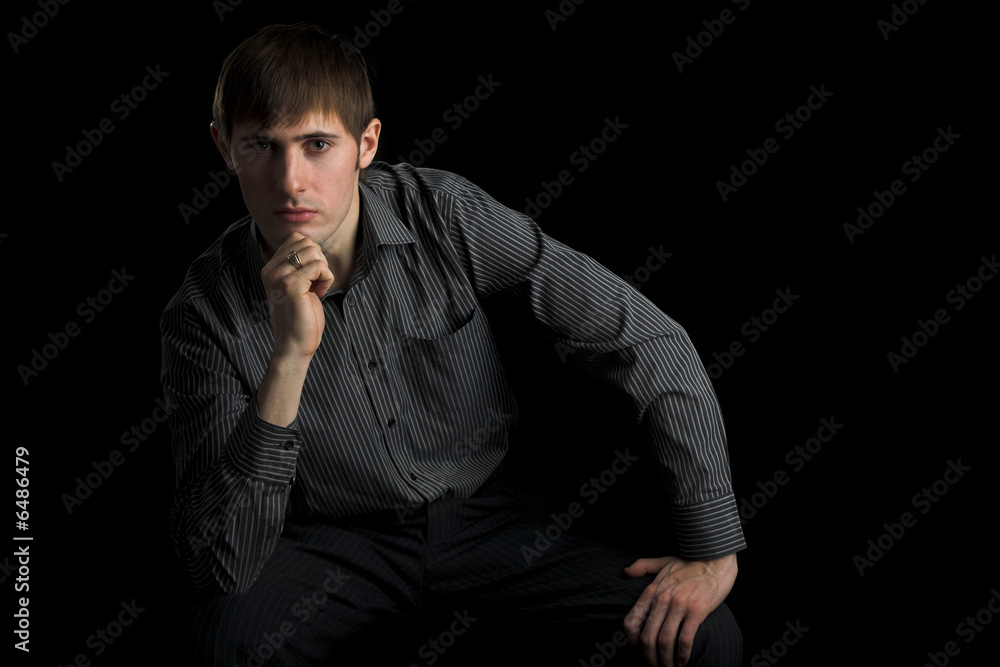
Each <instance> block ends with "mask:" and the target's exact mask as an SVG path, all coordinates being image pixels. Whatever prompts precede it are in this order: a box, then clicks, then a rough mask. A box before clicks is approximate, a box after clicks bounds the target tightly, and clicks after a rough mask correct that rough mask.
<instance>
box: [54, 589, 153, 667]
mask: <svg viewBox="0 0 1000 667" xmlns="http://www.w3.org/2000/svg"><path fill="white" fill-rule="evenodd" d="M119 606H120V607H121V611H119V612H118V613H117V615H116V616H115V617H114V618H113V619H111V620H110V621H109V622H108V623H107V624H106V625H104V626H103V627H100V628H97V629H96V630H94V632H93V634H91V635H90V636H89V637H87V639H86V641H85V642H84V644H85V646H86V647H87V648H88V649H91V651H90V652H80V653H77V654H76V657H74V658H73V660H71V661H69V662H68V663H66V665H65V667H89V666H90V664H91V656H93V657H95V658H96V657H100V656H101V655H103V654H104V652H105V651H107V650H108V648H110V647H111V645H112V644H114V643H115V642H116V641H117V640H118V639H119V638H120V637H121V636H122V634H124V633H125V628H128V627H130V626H131V625H132V624H133V623H135V621H136V619H137V618H139V614H141V613H142V612H144V611H146V608H145V607H140V606H139V605H138V604H136V601H135V599H133V600H132V601H131V602H127V601H125V600H122V601H121V602H120V603H119ZM58 667H64V666H63V665H58Z"/></svg>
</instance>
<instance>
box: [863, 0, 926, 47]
mask: <svg viewBox="0 0 1000 667" xmlns="http://www.w3.org/2000/svg"><path fill="white" fill-rule="evenodd" d="M926 3H927V0H903V2H902V3H900V4H898V5H897V4H895V3H893V5H892V12H890V13H889V18H888V19H879V20H878V21H876V22H875V26H876V27H877V28H878V29H879V32H880V33H882V39H883V40H885V41H886V42H888V41H889V37H890V36H891V35H892V33H894V32H896V31H897V30H899V29H900V28H902V27H903V26H904V25H905V24H906V22H907V21H909V20H910V17H911V16H913V15H914V14H916V13H917V10H919V9H920V6H921V5H923V4H926Z"/></svg>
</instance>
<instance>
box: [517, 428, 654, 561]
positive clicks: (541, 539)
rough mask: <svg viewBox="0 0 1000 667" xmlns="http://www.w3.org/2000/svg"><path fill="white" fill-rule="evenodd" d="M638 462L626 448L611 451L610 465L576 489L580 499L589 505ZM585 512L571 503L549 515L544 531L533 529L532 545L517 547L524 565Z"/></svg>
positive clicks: (547, 548)
mask: <svg viewBox="0 0 1000 667" xmlns="http://www.w3.org/2000/svg"><path fill="white" fill-rule="evenodd" d="M638 460H639V457H637V456H632V455H631V454H629V451H628V448H627V447H626V448H625V450H624V451H620V450H615V458H614V459H613V460H612V461H611V465H610V466H608V467H607V468H605V469H604V470H602V471H601V473H600V474H599V475H597V476H596V477H591V478H590V480H588V481H586V482H584V483H583V484H582V485H581V486H580V491H579V493H580V497H581V498H583V499H585V500H586V501H587V504H588V505H593V504H594V503H596V502H597V501H598V500H600V498H601V496H602V495H604V494H605V493H607V491H608V489H610V488H611V487H612V486H614V484H615V482H617V481H618V480H619V479H620V478H621V476H622V475H624V474H625V473H627V472H628V471H629V468H631V467H632V464H633V463H635V462H636V461H638ZM585 511H586V507H584V506H583V505H582V504H580V503H578V502H572V503H570V504H569V505H568V506H567V507H566V511H565V512H558V513H553V514H551V515H550V516H551V517H552V523H550V524H549V525H547V526H546V527H545V530H541V529H537V528H536V529H535V541H534V543H533V544H532V545H530V546H529V545H526V544H525V545H522V546H521V556H523V557H524V562H525V563H527V564H528V565H529V566H530V565H531V563H532V561H534V560H535V559H537V558H541V556H542V554H544V553H545V552H546V551H548V550H549V549H551V548H552V545H553V544H554V543H555V542H557V541H558V540H559V538H560V537H562V536H563V534H564V533H565V532H566V531H568V530H569V529H570V528H571V527H572V526H573V523H574V522H575V521H576V520H577V519H579V518H580V517H582V516H583V514H584V512H585Z"/></svg>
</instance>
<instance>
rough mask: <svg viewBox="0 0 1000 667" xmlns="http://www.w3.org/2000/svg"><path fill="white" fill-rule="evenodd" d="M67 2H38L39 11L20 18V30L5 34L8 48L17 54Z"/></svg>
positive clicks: (63, 0)
mask: <svg viewBox="0 0 1000 667" xmlns="http://www.w3.org/2000/svg"><path fill="white" fill-rule="evenodd" d="M69 2H70V0H38V3H37V6H38V9H39V10H40V11H37V12H34V13H33V14H31V15H30V16H28V15H27V14H25V15H24V16H22V17H21V25H20V26H19V27H20V30H18V31H17V32H8V33H7V41H8V42H10V48H12V49H14V53H18V52H19V51H20V50H21V47H23V46H24V45H25V44H27V43H28V41H29V40H31V39H32V38H34V37H36V36H38V31H39V30H41V29H42V28H44V27H45V26H47V25H48V24H49V21H50V20H51V19H54V18H55V17H56V14H58V13H59V9H60V8H61V7H64V6H66V5H68V4H69Z"/></svg>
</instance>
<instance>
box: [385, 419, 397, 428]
mask: <svg viewBox="0 0 1000 667" xmlns="http://www.w3.org/2000/svg"><path fill="white" fill-rule="evenodd" d="M385 425H386V426H388V427H389V428H392V427H393V426H395V425H396V418H395V417H389V420H388V421H387V422H386V423H385Z"/></svg>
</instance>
